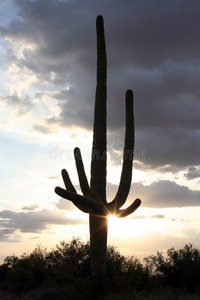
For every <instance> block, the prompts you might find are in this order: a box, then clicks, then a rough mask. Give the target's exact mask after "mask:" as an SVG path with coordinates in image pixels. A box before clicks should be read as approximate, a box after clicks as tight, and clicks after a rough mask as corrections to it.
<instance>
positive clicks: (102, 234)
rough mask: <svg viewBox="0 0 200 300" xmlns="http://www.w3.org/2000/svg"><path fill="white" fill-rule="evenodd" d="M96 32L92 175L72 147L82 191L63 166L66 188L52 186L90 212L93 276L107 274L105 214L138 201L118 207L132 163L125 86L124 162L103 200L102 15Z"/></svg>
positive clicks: (131, 120)
mask: <svg viewBox="0 0 200 300" xmlns="http://www.w3.org/2000/svg"><path fill="white" fill-rule="evenodd" d="M96 32H97V86H96V95H95V111H94V128H93V147H92V160H91V178H90V185H89V183H88V180H87V177H86V174H85V170H84V165H83V161H82V157H81V152H80V149H79V148H75V149H74V156H75V162H76V168H77V172H78V177H79V182H80V187H81V190H82V193H83V195H79V194H77V192H76V190H75V188H74V186H73V184H72V182H71V180H70V178H69V175H68V173H67V171H66V170H62V177H63V181H64V184H65V187H66V189H62V188H60V187H56V188H55V192H56V193H57V194H58V195H59V196H61V197H63V198H66V199H68V200H71V201H72V202H73V203H74V204H75V205H76V206H77V207H78V208H79V209H80V210H82V211H83V212H85V213H89V227H90V252H91V271H92V275H93V276H98V277H102V276H105V274H106V249H107V231H108V221H107V215H110V214H114V215H116V216H117V217H120V218H122V217H126V216H127V215H129V214H131V213H132V212H134V211H135V210H136V209H137V208H138V207H139V206H140V203H141V200H140V199H136V200H135V201H134V202H133V203H132V204H131V205H130V206H129V207H127V208H126V209H120V208H121V207H122V205H123V204H124V203H125V201H126V199H127V196H128V193H129V190H130V186H131V179H132V164H133V154H134V140H135V136H134V129H135V128H134V112H133V92H132V90H127V91H126V95H125V103H126V129H125V143H124V145H125V146H124V153H123V166H122V172H121V178H120V183H119V188H118V191H117V194H116V196H115V198H114V199H113V201H111V202H110V203H107V201H106V165H107V156H106V151H107V141H106V101H107V100H106V99H107V87H106V81H107V58H106V45H105V35H104V24H103V17H102V16H98V17H97V19H96Z"/></svg>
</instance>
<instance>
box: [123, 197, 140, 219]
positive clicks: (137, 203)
mask: <svg viewBox="0 0 200 300" xmlns="http://www.w3.org/2000/svg"><path fill="white" fill-rule="evenodd" d="M140 204H141V200H140V199H138V198H137V199H136V200H135V201H134V202H133V203H132V204H131V205H130V206H128V207H127V208H125V209H120V210H119V211H118V212H117V217H118V218H124V217H126V216H128V215H130V214H132V213H133V212H134V211H135V210H136V209H137V208H138V207H139V206H140Z"/></svg>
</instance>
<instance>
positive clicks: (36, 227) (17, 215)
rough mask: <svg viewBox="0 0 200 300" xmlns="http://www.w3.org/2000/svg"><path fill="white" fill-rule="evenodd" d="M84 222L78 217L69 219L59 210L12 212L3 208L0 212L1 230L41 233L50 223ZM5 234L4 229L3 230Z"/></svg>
mask: <svg viewBox="0 0 200 300" xmlns="http://www.w3.org/2000/svg"><path fill="white" fill-rule="evenodd" d="M78 224H85V222H84V221H82V220H80V219H70V218H67V217H66V216H65V214H64V213H63V212H61V211H56V210H54V211H50V210H47V209H44V210H41V211H36V212H33V211H30V212H26V213H25V212H13V211H10V210H3V211H1V212H0V227H1V228H3V230H8V231H9V230H10V233H11V231H13V230H14V231H15V230H19V231H20V232H23V233H24V232H34V233H41V232H43V231H48V230H49V229H50V228H51V226H52V225H78ZM4 234H5V231H4Z"/></svg>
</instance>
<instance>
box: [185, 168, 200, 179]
mask: <svg viewBox="0 0 200 300" xmlns="http://www.w3.org/2000/svg"><path fill="white" fill-rule="evenodd" d="M184 176H185V177H186V178H187V179H188V180H192V179H196V178H199V177H200V168H196V167H189V168H188V172H187V173H185V174H184Z"/></svg>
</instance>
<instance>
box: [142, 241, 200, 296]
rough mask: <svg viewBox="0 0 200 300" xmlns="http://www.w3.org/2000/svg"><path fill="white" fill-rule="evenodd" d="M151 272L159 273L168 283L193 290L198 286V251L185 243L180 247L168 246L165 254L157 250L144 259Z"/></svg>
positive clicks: (199, 284) (199, 283)
mask: <svg viewBox="0 0 200 300" xmlns="http://www.w3.org/2000/svg"><path fill="white" fill-rule="evenodd" d="M145 261H146V264H147V266H148V268H149V270H150V271H151V273H152V275H153V274H157V276H158V274H160V275H162V276H163V277H164V279H165V280H166V282H167V283H168V285H170V286H172V287H174V288H182V289H186V290H188V291H190V292H193V291H194V290H195V289H196V288H197V287H199V286H200V251H199V250H198V249H195V248H193V246H192V244H188V245H187V244H186V245H185V246H184V248H182V249H175V248H170V249H168V250H167V255H166V256H164V255H163V253H162V252H157V255H151V256H149V257H147V258H146V259H145Z"/></svg>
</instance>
